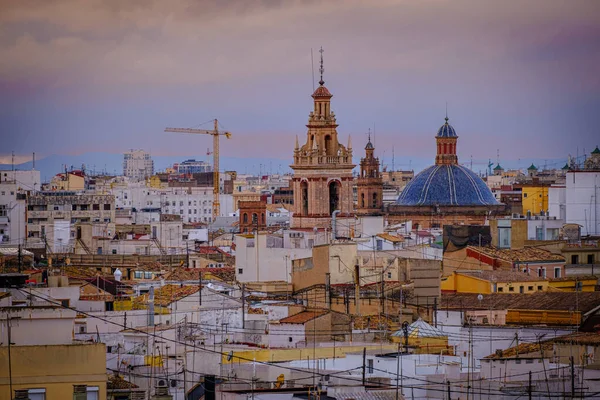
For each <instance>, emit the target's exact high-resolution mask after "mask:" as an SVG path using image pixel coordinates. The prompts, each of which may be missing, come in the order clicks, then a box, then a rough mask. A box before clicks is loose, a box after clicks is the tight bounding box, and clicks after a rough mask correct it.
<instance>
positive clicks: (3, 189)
mask: <svg viewBox="0 0 600 400" xmlns="http://www.w3.org/2000/svg"><path fill="white" fill-rule="evenodd" d="M39 188H40V172H39V171H35V170H30V171H1V173H0V245H2V244H4V245H17V244H18V243H19V241H22V239H23V237H24V236H25V222H26V217H25V208H26V204H25V199H26V198H27V196H28V195H30V194H32V193H35V190H38V189H39Z"/></svg>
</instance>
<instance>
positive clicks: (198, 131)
mask: <svg viewBox="0 0 600 400" xmlns="http://www.w3.org/2000/svg"><path fill="white" fill-rule="evenodd" d="M214 124H215V125H214V129H213V130H212V131H211V130H208V129H194V128H165V132H171V133H196V134H202V135H212V137H213V152H212V153H213V196H214V197H213V207H212V215H213V221H214V220H215V218H217V217H218V216H219V215H220V212H221V203H220V202H219V136H225V137H226V138H227V139H229V138H230V137H231V133H229V132H226V131H220V130H219V121H218V120H216V119H215V120H214Z"/></svg>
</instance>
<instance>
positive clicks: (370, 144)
mask: <svg viewBox="0 0 600 400" xmlns="http://www.w3.org/2000/svg"><path fill="white" fill-rule="evenodd" d="M374 148H375V147H373V143H371V139H369V141H368V142H367V145H366V146H365V150H371V149H374Z"/></svg>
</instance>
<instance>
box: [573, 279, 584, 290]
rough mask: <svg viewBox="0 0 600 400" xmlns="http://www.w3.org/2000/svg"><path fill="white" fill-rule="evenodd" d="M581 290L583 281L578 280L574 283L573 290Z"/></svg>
mask: <svg viewBox="0 0 600 400" xmlns="http://www.w3.org/2000/svg"><path fill="white" fill-rule="evenodd" d="M582 290H583V282H581V281H579V282H576V283H575V291H576V292H581V291H582Z"/></svg>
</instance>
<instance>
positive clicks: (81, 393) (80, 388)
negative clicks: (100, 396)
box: [73, 385, 87, 400]
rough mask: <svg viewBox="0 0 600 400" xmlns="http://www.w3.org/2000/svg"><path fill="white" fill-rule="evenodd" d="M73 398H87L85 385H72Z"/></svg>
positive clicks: (76, 399) (77, 399)
mask: <svg viewBox="0 0 600 400" xmlns="http://www.w3.org/2000/svg"><path fill="white" fill-rule="evenodd" d="M73 400H87V386H86V385H73Z"/></svg>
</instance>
